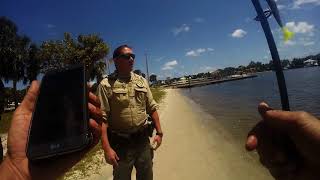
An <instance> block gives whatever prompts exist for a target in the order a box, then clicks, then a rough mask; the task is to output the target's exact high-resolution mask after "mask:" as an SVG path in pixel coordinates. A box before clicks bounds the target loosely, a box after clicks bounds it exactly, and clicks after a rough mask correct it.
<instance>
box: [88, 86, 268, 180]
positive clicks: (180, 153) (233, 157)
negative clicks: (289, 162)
mask: <svg viewBox="0 0 320 180" xmlns="http://www.w3.org/2000/svg"><path fill="white" fill-rule="evenodd" d="M166 92H167V95H166V97H165V98H164V99H163V101H162V103H160V111H159V112H160V113H159V114H160V121H161V125H162V129H163V131H164V133H165V134H164V138H163V143H162V145H161V146H160V148H159V149H158V150H157V151H155V153H154V154H155V157H154V159H153V162H154V167H153V170H154V179H155V180H157V179H160V180H162V179H166V180H167V179H168V180H171V179H172V180H176V179H190V180H191V179H212V178H215V179H222V180H224V179H240V180H242V179H243V180H250V179H252V180H255V179H261V180H269V179H273V178H272V176H271V175H270V173H269V172H268V171H267V170H266V169H265V168H263V167H262V165H260V164H259V162H258V161H257V160H256V159H255V158H253V157H252V156H251V155H249V153H247V152H246V151H245V149H244V147H243V149H241V148H239V146H238V145H237V142H235V140H234V139H233V138H232V135H231V134H230V133H229V132H228V131H227V130H226V129H224V128H223V127H222V126H221V125H220V124H219V123H218V122H216V121H217V120H216V119H215V118H214V117H213V116H212V115H210V114H209V113H206V112H204V111H203V110H202V109H201V108H200V106H199V105H198V104H196V103H195V102H193V101H192V100H191V99H190V98H188V97H186V96H184V95H182V94H181V93H180V92H179V90H177V89H167V90H166ZM243 141H244V140H243ZM238 143H239V142H238ZM86 179H95V180H100V179H101V180H102V179H108V180H109V179H112V166H110V165H107V164H106V163H103V165H102V167H101V169H100V170H99V174H94V175H92V176H90V177H88V178H86ZM132 179H133V180H134V179H135V171H134V172H133V173H132Z"/></svg>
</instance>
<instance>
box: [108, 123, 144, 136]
mask: <svg viewBox="0 0 320 180" xmlns="http://www.w3.org/2000/svg"><path fill="white" fill-rule="evenodd" d="M146 130H147V126H146V125H143V126H142V127H141V128H139V129H138V130H137V131H136V132H132V133H125V132H118V131H113V130H111V129H108V132H110V134H112V136H117V137H120V138H125V139H131V138H136V137H139V136H142V135H144V134H146V132H147V131H146Z"/></svg>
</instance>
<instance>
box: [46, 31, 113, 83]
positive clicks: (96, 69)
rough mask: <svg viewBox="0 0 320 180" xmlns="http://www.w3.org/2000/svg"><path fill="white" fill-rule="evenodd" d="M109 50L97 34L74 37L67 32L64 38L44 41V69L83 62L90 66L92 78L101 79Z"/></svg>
mask: <svg viewBox="0 0 320 180" xmlns="http://www.w3.org/2000/svg"><path fill="white" fill-rule="evenodd" d="M108 52H109V47H108V46H107V44H106V43H104V42H103V40H102V38H100V37H99V36H98V35H96V34H89V35H79V36H78V37H77V39H73V38H72V36H71V34H70V33H65V34H64V39H63V40H56V41H52V40H51V41H45V42H43V43H42V45H41V47H40V59H41V60H43V64H42V71H43V72H47V71H49V70H53V69H59V68H62V67H65V66H68V65H75V64H80V63H83V64H85V65H86V67H87V68H88V71H89V75H90V79H94V78H97V79H101V78H102V75H103V74H104V72H105V67H106V64H105V62H104V57H105V56H106V55H107V54H108Z"/></svg>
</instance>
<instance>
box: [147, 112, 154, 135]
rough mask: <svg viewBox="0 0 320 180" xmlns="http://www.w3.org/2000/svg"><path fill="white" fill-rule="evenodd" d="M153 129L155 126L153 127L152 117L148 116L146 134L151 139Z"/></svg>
mask: <svg viewBox="0 0 320 180" xmlns="http://www.w3.org/2000/svg"><path fill="white" fill-rule="evenodd" d="M155 128H156V126H155V124H154V122H153V121H152V117H151V116H148V119H147V132H148V135H149V137H152V135H153V131H154V129H155Z"/></svg>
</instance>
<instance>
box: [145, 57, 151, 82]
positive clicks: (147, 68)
mask: <svg viewBox="0 0 320 180" xmlns="http://www.w3.org/2000/svg"><path fill="white" fill-rule="evenodd" d="M145 56H146V67H147V80H148V85H150V83H149V82H150V81H149V67H148V56H147V53H145Z"/></svg>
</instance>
